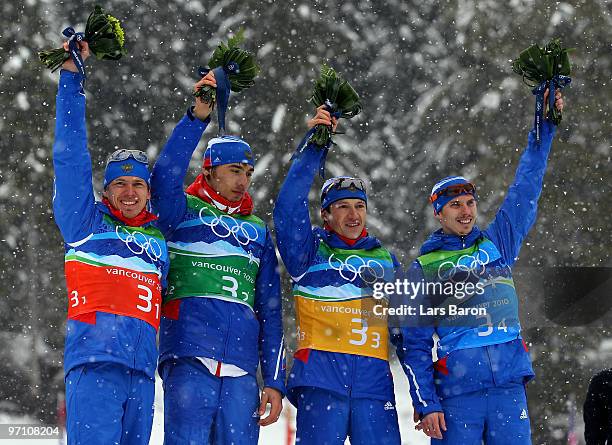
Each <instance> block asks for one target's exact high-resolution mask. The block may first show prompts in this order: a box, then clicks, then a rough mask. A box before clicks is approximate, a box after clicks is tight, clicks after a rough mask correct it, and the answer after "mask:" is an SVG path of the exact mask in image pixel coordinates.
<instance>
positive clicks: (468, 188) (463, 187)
mask: <svg viewBox="0 0 612 445" xmlns="http://www.w3.org/2000/svg"><path fill="white" fill-rule="evenodd" d="M465 194H467V195H474V197H476V186H475V185H474V184H472V183H471V182H468V183H467V184H457V185H449V186H448V187H446V188H445V189H442V190H440V191H439V192H437V193H434V194H433V195H431V196H430V197H429V202H434V201H436V200H437V199H438V198H440V197H441V196H459V195H465Z"/></svg>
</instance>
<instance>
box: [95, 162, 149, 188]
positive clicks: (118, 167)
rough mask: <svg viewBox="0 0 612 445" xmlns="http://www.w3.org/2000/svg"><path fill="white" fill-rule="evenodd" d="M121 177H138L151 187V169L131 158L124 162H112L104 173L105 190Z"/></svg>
mask: <svg viewBox="0 0 612 445" xmlns="http://www.w3.org/2000/svg"><path fill="white" fill-rule="evenodd" d="M120 176H136V177H138V178H142V179H144V180H145V181H146V183H147V184H149V185H150V177H151V174H150V173H149V167H148V165H147V164H145V163H143V162H140V161H137V160H136V159H134V158H133V157H129V158H127V159H124V160H122V161H110V162H109V163H108V164H107V165H106V170H105V171H104V188H106V187H108V185H109V184H110V183H111V182H113V181H114V180H115V179H117V178H119V177H120Z"/></svg>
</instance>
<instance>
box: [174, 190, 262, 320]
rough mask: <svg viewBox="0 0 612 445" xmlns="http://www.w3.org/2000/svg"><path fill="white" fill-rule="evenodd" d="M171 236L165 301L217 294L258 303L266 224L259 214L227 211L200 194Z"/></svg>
mask: <svg viewBox="0 0 612 445" xmlns="http://www.w3.org/2000/svg"><path fill="white" fill-rule="evenodd" d="M186 196H187V211H186V214H185V217H184V218H183V220H182V222H181V223H180V224H179V225H178V226H177V228H176V230H175V231H174V232H173V233H172V235H171V237H170V238H169V240H168V251H169V254H170V271H169V273H168V294H167V295H166V296H165V298H164V303H166V302H168V301H172V300H176V299H180V298H186V297H202V298H216V299H220V300H226V301H231V302H235V303H240V304H245V305H247V306H249V307H250V308H251V309H253V305H254V301H255V280H256V277H257V272H258V270H259V263H260V258H261V257H262V255H263V250H264V246H265V242H266V232H267V229H266V225H265V224H264V222H263V221H262V220H261V219H259V218H258V217H256V216H254V215H248V216H244V215H228V214H227V213H225V212H222V211H220V210H218V209H217V208H216V207H215V206H213V205H212V204H209V203H207V202H205V201H203V200H201V199H200V198H197V197H195V196H191V195H186Z"/></svg>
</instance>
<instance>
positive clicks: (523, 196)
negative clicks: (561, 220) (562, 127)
mask: <svg viewBox="0 0 612 445" xmlns="http://www.w3.org/2000/svg"><path fill="white" fill-rule="evenodd" d="M556 97H557V100H556V102H555V104H556V107H557V108H558V109H563V99H562V98H561V93H560V92H557V96H556ZM555 131H556V126H555V125H554V124H553V123H552V122H551V121H549V120H545V121H544V125H543V128H542V139H541V142H540V145H538V144H537V142H536V136H535V129H532V130H531V131H530V132H529V135H528V142H527V147H526V148H525V150H524V151H523V154H522V155H521V159H520V161H519V165H518V168H517V170H516V175H515V178H514V182H513V183H512V185H511V186H510V188H509V189H508V193H507V194H506V198H505V199H504V202H503V204H502V205H501V207H500V209H499V210H498V212H497V214H496V215H495V219H494V220H493V222H492V223H491V224H490V225H489V227H487V229H486V231H485V235H486V236H487V237H488V238H490V239H491V241H493V242H494V243H495V244H496V245H497V246H498V247H499V248H500V252H501V254H502V255H503V257H504V260H505V261H506V263H507V264H508V265H510V266H511V265H512V264H514V262H515V261H516V258H517V256H518V254H519V251H520V249H521V245H522V243H523V240H524V239H525V237H526V236H527V234H528V233H529V230H530V229H531V226H532V225H533V223H534V222H535V220H536V215H537V210H538V199H539V198H540V194H541V192H542V184H543V182H544V174H545V173H546V165H547V162H548V155H549V153H550V148H551V146H552V141H553V138H554V135H555Z"/></svg>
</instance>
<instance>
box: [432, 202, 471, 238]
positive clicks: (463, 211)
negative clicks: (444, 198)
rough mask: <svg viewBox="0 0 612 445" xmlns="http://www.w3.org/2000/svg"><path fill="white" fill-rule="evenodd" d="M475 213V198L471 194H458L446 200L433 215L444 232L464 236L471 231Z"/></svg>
mask: <svg viewBox="0 0 612 445" xmlns="http://www.w3.org/2000/svg"><path fill="white" fill-rule="evenodd" d="M477 215H478V206H477V203H476V199H474V197H473V196H472V195H460V196H456V197H454V198H453V199H452V200H451V201H449V202H447V203H446V205H445V206H444V207H442V210H440V213H438V214H437V215H435V217H436V218H438V220H439V221H440V224H441V225H442V231H443V232H444V233H447V234H453V235H459V236H464V235H467V234H468V233H470V232H471V231H472V228H473V227H474V224H475V223H476V217H477Z"/></svg>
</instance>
